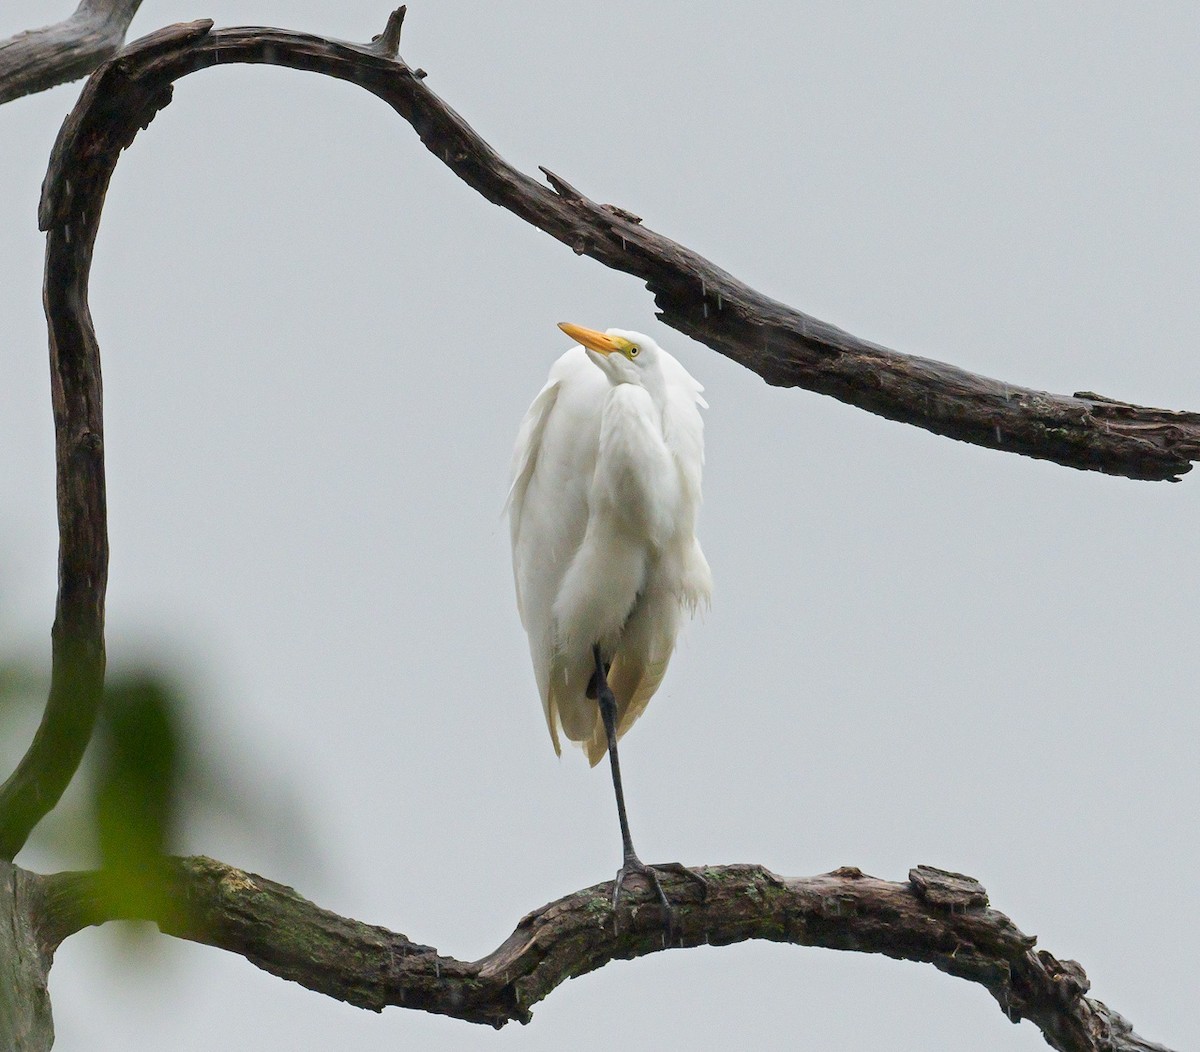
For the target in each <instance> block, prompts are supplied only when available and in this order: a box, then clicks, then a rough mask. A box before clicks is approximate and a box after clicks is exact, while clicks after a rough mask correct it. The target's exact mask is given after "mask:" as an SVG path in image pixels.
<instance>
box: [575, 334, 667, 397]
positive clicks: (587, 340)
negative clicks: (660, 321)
mask: <svg viewBox="0 0 1200 1052" xmlns="http://www.w3.org/2000/svg"><path fill="white" fill-rule="evenodd" d="M558 327H559V328H560V329H562V331H563V332H565V333H566V334H567V335H568V336H570V337H571V339H572V340H574V341H575V342H576V343H579V344H582V345H583V348H584V350H586V351H587V354H588V357H589V358H591V360H592V361H593V362H595V363H596V365H597V366H599V368H600V371H601V372H603V373H604V375H605V376H607V377H608V379H609V381H610V382H611V383H613V384H641V385H642V386H643V387H652V386H654V381H653V380H652V379H651V377H653V376H656V375H657V371H658V354H659V349H658V344H657V343H655V342H654V341H653V340H652V339H651V338H650V337H649V336H646V335H645V334H644V333H640V332H630V331H629V330H628V329H606V330H605V331H604V332H599V331H597V330H596V329H585V328H584V327H583V326H582V325H571V324H570V323H569V322H565V321H563V322H559V323H558Z"/></svg>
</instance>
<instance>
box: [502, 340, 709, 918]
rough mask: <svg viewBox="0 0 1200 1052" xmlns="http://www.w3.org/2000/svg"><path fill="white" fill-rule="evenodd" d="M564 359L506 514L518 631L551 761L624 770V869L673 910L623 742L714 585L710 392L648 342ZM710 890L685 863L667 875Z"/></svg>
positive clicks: (594, 346) (574, 352)
mask: <svg viewBox="0 0 1200 1052" xmlns="http://www.w3.org/2000/svg"><path fill="white" fill-rule="evenodd" d="M559 328H560V329H562V330H563V331H564V332H565V333H566V334H567V335H568V336H570V337H571V338H572V339H573V340H575V341H576V342H577V343H579V344H581V345H582V346H579V347H573V348H572V349H571V350H569V351H567V352H566V354H564V355H563V356H562V357H561V358H559V359H558V361H556V362H555V363H554V365H553V367H552V368H551V370H550V377H549V379H548V380H547V382H546V386H545V387H543V388H542V390H541V393H540V394H539V395H538V396H537V398H535V399H534V401H533V404H532V405H531V406H530V407H529V411H528V412H527V413H526V414H525V419H524V420H523V421H522V423H521V429H520V432H519V433H518V436H517V443H516V448H515V450H514V452H513V470H512V488H511V489H510V491H509V497H508V508H509V517H510V524H511V528H512V551H513V575H514V577H515V579H516V586H517V606H518V608H519V610H520V613H521V623H522V624H523V625H524V626H525V631H526V632H527V633H528V634H529V649H530V652H531V654H532V656H533V669H534V674H535V675H536V678H537V684H538V690H539V691H540V693H541V697H542V707H543V709H544V711H545V715H546V725H547V726H548V727H549V729H550V738H551V741H553V743H554V749H555V752H559V753H561V746H560V743H559V733H560V730H561V732H562V734H564V735H566V737H567V738H568V740H570V741H572V742H577V743H579V744H581V745H582V747H583V750H584V752H585V753H586V754H587V758H588V760H589V761H590V762H591V764H592V765H593V766H595V765H596V764H597V763H599V762H600V760H601V759H602V758H603V756H604V753H605V752H606V751H607V752H608V754H609V759H610V762H611V765H612V776H613V788H614V790H615V792H616V797H617V816H618V818H619V820H620V824H621V838H622V845H623V849H624V861H623V863H622V866H621V869H620V870H619V872H618V873H617V882H616V887H615V889H614V906H615V905H616V900H617V897H618V896H619V894H620V890H621V885H622V883H623V882H624V880H625V878H626V877H627V876H628V875H629V874H630V873H641V874H642V875H644V876H645V877H646V878H647V879H648V880H649V881H650V883H651V885H652V887H653V888H654V890H655V892H656V893H657V895H658V898H659V901H660V903H661V904H662V907H663V913H664V917H665V918H666V920H667V924H668V927H669V926H670V925H671V923H672V917H673V914H672V911H671V908H670V905H669V903H668V902H667V898H666V895H665V894H664V893H663V890H662V886H661V884H660V883H659V881H658V877H657V876H656V875H655V873H654V868H653V867H650V866H647V865H645V864H644V863H643V862H641V860H640V859H639V858H638V856H637V854H636V853H635V852H634V850H633V843H632V840H631V838H630V835H629V822H628V819H627V817H626V814H625V799H624V793H623V791H622V788H621V769H620V763H619V761H618V758H617V739H618V738H620V737H621V735H623V734H624V733H625V732H626V731H627V730H628V729H629V728H630V727H631V726H632V725H633V723H634V721H635V720H636V719H637V718H638V717H639V716H640V715H641V714H642V712H643V711H644V710H645V708H646V704H647V703H648V702H649V701H650V698H651V697H652V696H653V694H654V692H655V691H656V690H657V689H658V686H659V684H660V683H661V682H662V679H663V675H664V674H665V672H666V670H667V663H668V662H669V661H670V658H671V652H672V651H673V650H674V648H675V636H676V634H677V632H678V629H679V623H680V620H681V616H682V614H683V612H684V611H689V612H691V611H694V610H695V608H696V606H697V605H698V604H700V603H702V602H703V603H707V602H708V599H709V594H710V592H711V589H712V577H711V574H710V572H709V568H708V563H707V561H706V560H705V558H704V553H703V552H701V550H700V544H699V542H698V541H697V540H696V536H695V527H696V514H697V511H698V509H699V506H700V481H701V472H702V468H703V464H704V424H703V421H702V420H701V418H700V407H701V406H704V407H705V408H707V403H706V402H705V401H704V399H703V398H702V397H701V395H700V392H701V391H702V390H703V388H702V387H701V386H700V384H699V383H697V382H696V380H694V379H693V378H692V377H691V375H690V374H689V373H688V372H687V370H686V369H684V367H683V366H682V365H680V364H679V362H678V361H676V360H675V359H674V358H673V357H671V355H669V354H668V353H667V352H666V351H664V350H663V349H662V348H661V347H659V346H658V344H656V343H655V342H654V340H652V339H651V338H650V337H649V336H644V335H643V334H642V333H638V332H628V331H626V330H624V329H609V330H607V331H606V332H597V331H596V330H594V329H585V328H582V327H580V326H578V325H568V324H565V323H564V324H560V325H559ZM657 868H659V869H672V870H676V871H680V872H683V873H685V875H687V876H689V877H691V878H692V879H695V880H700V878H699V877H697V876H696V875H695V874H692V873H690V872H688V871H686V870H684V869H683V867H681V866H678V865H675V864H673V865H669V866H659V867H657Z"/></svg>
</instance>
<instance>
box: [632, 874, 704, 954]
mask: <svg viewBox="0 0 1200 1052" xmlns="http://www.w3.org/2000/svg"><path fill="white" fill-rule="evenodd" d="M659 873H674V874H676V875H678V876H681V877H686V878H687V879H688V880H690V881H692V882H693V883H695V884H699V885H700V900H701V901H704V899H705V897H706V896H707V895H708V881H707V880H705V879H704V878H703V877H702V876H700V874H699V873H696V872H694V871H693V870H690V869H688V868H687V866H685V865H683V863H681V862H659V863H655V864H654V865H652V866H648V865H646V863H645V862H643V861H642V860H641V859H640V858H638V857H637V855H633V854H629V855H626V856H625V862H624V863H623V864H622V866H621V868H620V869H619V870H617V879H616V881H615V882H614V883H613V926H614V928H615V929H616V930H617V932H618V933H619V932H620V920H619V914H618V911H617V907H618V906H619V905H620V901H621V888H622V887H623V886H624V884H625V881H626V880H628V879H629V877H631V876H633V875H634V874H636V875H638V876H641V877H644V878H645V880H646V882H647V883H648V884H649V885H650V887H651V889H653V891H654V894H655V896H656V897H657V899H658V904H659V908H660V909H661V910H662V922H663V928H665V929H666V933H667V937H668V938H669V939H674V938H675V937H676V936H677V935H678V934H679V914H678V913H677V912H676V910H675V907H674V906H673V905H672V904H671V900H670V899H668V898H667V893H666V892H665V891H663V886H662V881H661V880H659V879H658V874H659Z"/></svg>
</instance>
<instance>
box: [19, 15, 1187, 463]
mask: <svg viewBox="0 0 1200 1052" xmlns="http://www.w3.org/2000/svg"><path fill="white" fill-rule="evenodd" d="M393 22H394V23H397V24H398V17H397V18H394V19H393ZM394 28H395V27H394ZM398 36H399V34H398V31H395V32H392V33H391V36H390V37H389V46H386V47H385V46H382V44H383V42H384V38H382V37H381V38H380V39H379V41H377V43H376V44H374V45H368V46H363V45H356V44H347V43H342V42H338V41H332V40H326V39H323V38H319V37H314V36H309V35H305V34H298V33H287V32H283V31H280V30H273V29H272V30H267V29H223V30H217V31H211V27H210V24H209V23H207V22H197V23H193V24H191V25H190V26H178V27H173V28H169V29H166V30H162V31H160V32H158V33H155V34H153V35H152V36H150V37H147V38H145V39H144V40H143V41H140V42H137V43H135V44H133V45H131V46H130V47H129V48H127V49H126V50H125V52H123V54H122V56H121V58H120V59H119V60H118V61H117V62H116V63H115V64H113V65H112V66H110V67H109V68H108V69H107V70H105V71H104V72H103V73H102V74H100V75H98V78H97V79H96V80H95V81H94V82H93V84H92V85H91V86H89V89H88V93H87V95H86V96H85V99H83V100H81V103H80V107H79V108H77V110H76V112H75V114H74V115H73V116H72V118H71V119H70V121H69V122H68V125H67V126H66V127H65V128H64V137H63V138H62V139H60V142H59V148H58V150H57V151H56V163H55V165H54V166H53V167H52V169H51V173H50V177H49V178H48V181H47V185H46V197H45V199H44V200H43V213H42V223H43V226H46V227H47V228H49V227H50V226H53V225H55V224H56V223H61V222H65V221H66V216H67V214H68V213H69V212H70V211H71V209H72V208H73V207H74V206H73V204H72V201H71V198H72V197H73V196H74V195H75V194H76V193H80V192H84V193H86V194H87V196H93V195H92V194H91V192H90V191H84V190H83V189H82V188H76V189H73V190H72V191H71V192H64V189H63V176H64V173H65V171H66V170H67V169H68V167H69V166H71V165H74V164H76V163H77V162H78V158H79V151H80V147H82V146H84V145H85V144H86V146H87V148H89V149H90V148H93V147H95V146H97V145H99V144H100V143H107V144H108V145H107V146H106V147H105V149H110V148H111V144H112V143H114V142H116V141H122V142H124V141H127V140H128V138H129V137H131V136H132V134H134V132H135V131H136V128H137V124H131V118H132V117H133V115H134V113H135V112H142V114H143V117H145V112H146V111H145V100H146V99H147V98H149V97H150V96H151V95H152V94H153V93H154V92H156V91H158V92H165V91H166V90H167V88H168V87H169V85H170V83H171V82H172V81H174V80H176V79H178V78H179V77H182V76H184V75H186V74H187V73H190V72H193V71H195V70H197V69H201V68H204V67H206V66H210V65H213V64H215V63H216V62H218V61H219V62H222V63H227V62H269V63H273V64H277V65H284V66H290V67H292V68H296V69H308V70H313V71H316V72H319V73H324V74H327V75H329V76H333V77H338V78H340V79H343V80H349V81H353V82H354V83H357V84H359V85H361V86H362V87H364V88H366V89H367V90H368V91H370V92H372V93H374V94H375V95H377V96H379V97H380V98H382V99H383V100H384V101H386V102H387V103H388V104H389V105H390V106H392V108H393V109H395V110H396V112H397V113H399V114H400V115H401V116H402V117H404V118H405V120H407V121H409V122H410V123H411V124H412V125H413V127H414V128H415V129H416V131H417V133H418V134H419V135H420V137H421V140H422V142H424V143H425V145H426V147H428V149H429V150H430V151H431V152H432V153H433V154H434V155H435V156H437V157H438V158H440V159H441V160H442V161H443V162H444V163H445V164H446V165H447V166H448V167H449V168H450V169H451V170H452V171H454V173H455V174H456V175H458V176H459V177H460V178H461V179H463V180H464V181H465V182H466V183H468V184H469V185H470V186H471V187H473V188H474V189H475V190H477V191H478V192H479V193H480V194H482V195H483V196H484V197H486V198H487V199H488V200H490V201H492V202H494V203H496V204H499V205H501V206H502V207H504V208H507V209H508V210H510V211H511V212H513V213H514V214H516V215H518V216H520V217H521V218H522V219H524V220H526V221H527V222H529V223H532V224H533V225H534V226H537V227H538V228H539V229H541V230H543V231H545V232H546V233H548V234H550V235H551V236H553V237H555V238H557V239H558V240H560V241H562V242H564V243H565V244H567V245H569V246H571V247H572V249H574V251H576V252H577V253H582V254H586V255H589V256H591V257H593V258H594V259H597V260H599V261H600V262H601V263H604V264H605V265H606V266H609V267H612V268H614V269H617V270H622V271H624V272H626V273H629V274H633V275H635V276H637V277H639V278H641V279H642V280H644V281H645V282H646V284H647V287H648V288H649V289H650V291H651V292H652V293H653V294H654V297H655V300H656V302H657V304H658V307H659V309H660V312H661V317H662V320H663V321H664V322H665V323H666V324H668V325H671V326H673V327H675V328H676V329H679V330H680V331H682V332H685V333H687V334H688V335H690V336H693V337H695V338H696V339H698V340H701V341H702V342H704V343H706V344H708V345H709V346H710V347H712V348H714V349H716V350H718V351H720V352H721V353H723V354H726V355H727V356H729V357H730V358H733V359H734V360H735V361H738V362H740V363H741V364H743V365H745V366H746V367H748V368H750V369H753V370H754V371H755V372H757V373H759V375H761V376H762V377H763V378H764V379H766V380H767V381H768V382H769V383H772V384H776V385H781V386H799V387H805V388H808V389H810V390H813V391H818V392H821V393H823V394H828V395H832V396H833V397H835V398H838V399H840V400H841V401H844V402H847V403H849V404H851V405H856V406H859V407H860V408H863V409H867V410H868V411H870V412H873V413H878V414H879V415H882V416H886V417H889V418H891V419H894V420H899V421H902V422H905V423H910V424H915V425H916V426H918V427H922V428H925V429H927V430H929V431H933V432H935V433H937V434H941V435H945V436H947V437H950V438H955V439H958V440H961V441H965V442H971V443H974V444H977V445H982V446H988V447H990V448H993V449H998V450H1003V451H1007V452H1014V453H1021V454H1024V455H1026V456H1031V457H1037V458H1041V459H1046V460H1051V461H1054V462H1055V463H1058V464H1062V465H1065V466H1068V467H1074V468H1080V469H1087V470H1094V471H1102V472H1107V473H1110V474H1115V475H1124V476H1127V477H1129V478H1136V479H1155V480H1162V479H1177V478H1178V476H1180V475H1181V474H1183V473H1185V472H1186V471H1188V470H1190V465H1191V461H1192V460H1194V459H1197V458H1200V414H1197V413H1189V412H1174V411H1170V410H1163V409H1151V408H1146V407H1142V406H1136V405H1132V404H1130V403H1126V402H1121V401H1117V400H1114V399H1110V398H1106V397H1103V396H1099V395H1095V394H1092V393H1090V392H1078V393H1076V394H1075V395H1071V396H1067V395H1056V394H1050V393H1048V392H1044V391H1035V390H1031V389H1029V388H1024V387H1018V386H1014V385H1012V384H1006V383H1003V382H1000V381H997V380H992V379H989V378H987V377H982V376H977V375H974V374H972V373H968V372H965V371H963V370H961V369H958V368H956V367H954V366H951V365H947V364H944V363H941V362H935V361H932V360H930V359H926V358H918V357H914V356H911V355H906V354H900V353H898V352H895V351H891V350H888V349H887V348H885V347H881V346H879V345H878V344H874V343H871V342H870V341H867V340H862V339H860V338H858V337H856V336H852V335H850V334H849V333H846V332H843V331H842V330H840V329H838V328H836V327H834V326H832V325H829V324H827V323H826V322H822V321H819V320H817V319H815V318H812V317H810V316H808V315H806V314H803V313H801V312H800V311H797V310H795V309H793V308H791V307H788V306H786V305H785V304H782V303H779V302H777V301H775V300H773V299H770V298H769V297H767V296H764V295H762V294H761V293H759V292H756V291H755V290H754V289H751V288H749V287H748V286H746V285H745V284H743V283H742V282H740V281H738V280H737V279H736V278H734V277H733V276H732V275H730V274H728V273H727V272H726V271H724V270H722V269H721V268H719V267H717V266H716V265H715V264H713V263H711V262H710V261H708V260H707V259H704V258H703V257H702V256H699V255H698V254H696V253H695V252H692V251H691V250H690V249H688V248H685V247H684V246H682V245H679V244H677V243H676V242H674V241H671V240H670V239H668V238H666V237H663V236H662V235H660V234H657V233H655V232H653V231H651V230H649V229H647V228H646V227H645V226H644V225H643V224H642V223H641V221H640V220H639V219H638V217H637V216H633V215H632V214H631V213H629V212H627V211H626V210H625V209H622V208H618V207H616V206H614V205H602V204H596V203H595V202H594V201H591V200H589V199H588V198H587V197H586V196H584V195H583V194H582V193H581V192H579V191H578V190H576V189H574V188H573V187H571V186H570V184H569V183H567V182H566V181H565V180H563V179H562V178H560V177H559V176H556V175H553V174H552V173H547V177H548V179H549V180H550V182H551V185H552V187H553V189H550V188H548V187H546V186H543V185H542V184H541V183H539V182H537V181H535V180H533V179H531V178H530V177H529V176H527V175H525V174H524V173H522V172H519V171H517V170H516V169H515V168H513V167H512V166H511V165H509V164H508V163H507V162H505V161H504V160H503V158H501V157H500V156H499V155H498V154H496V152H495V151H494V150H492V149H491V147H490V146H488V144H487V143H486V142H485V141H484V140H483V139H482V138H480V137H479V135H477V134H476V133H475V131H474V130H473V129H472V128H471V127H470V126H469V125H467V123H466V122H465V121H464V120H463V119H462V118H461V117H460V116H459V115H458V114H457V113H455V112H454V110H453V109H451V108H450V107H449V106H448V105H446V103H445V102H443V101H442V100H441V99H440V98H439V97H438V96H437V95H435V94H434V93H433V92H432V91H431V90H430V89H429V88H428V87H427V85H426V84H425V83H424V71H423V70H413V69H411V68H410V67H409V66H408V65H406V64H405V63H404V62H403V61H401V60H399V59H398V58H394V57H393V56H392V52H391V51H390V42H391V41H398ZM89 109H90V110H91V111H93V112H92V113H91V115H90V116H89V114H88V113H87V112H86V111H87V110H89ZM98 114H103V118H102V119H101V120H99V121H97V115H98ZM145 119H148V117H145ZM85 128H86V138H82V137H81V136H82V135H84V129H85ZM68 129H72V131H71V133H70V135H66V132H67V130H68ZM97 160H98V161H99V162H100V163H101V164H102V165H107V164H110V163H115V155H114V156H107V157H105V158H103V159H100V158H97Z"/></svg>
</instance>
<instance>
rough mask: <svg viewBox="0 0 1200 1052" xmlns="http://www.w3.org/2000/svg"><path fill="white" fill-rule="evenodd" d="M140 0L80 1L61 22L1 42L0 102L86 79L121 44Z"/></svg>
mask: <svg viewBox="0 0 1200 1052" xmlns="http://www.w3.org/2000/svg"><path fill="white" fill-rule="evenodd" d="M141 3H142V0H82V3H80V5H79V7H78V8H76V10H75V13H74V14H73V15H72V16H71V17H70V18H68V19H66V20H65V21H62V22H59V23H57V24H55V25H52V26H45V27H43V28H42V29H32V30H29V31H28V32H25V33H18V34H17V35H16V36H12V37H9V38H8V39H7V40H2V41H0V104H2V103H5V102H12V100H13V99H18V98H20V97H21V96H22V95H31V94H33V93H34V92H36V91H45V90H46V89H47V88H53V87H55V86H56V85H58V84H66V83H67V82H68V81H72V80H78V79H79V78H80V77H86V76H87V75H88V74H89V73H91V72H92V70H94V69H95V68H96V67H97V66H98V65H100V63H101V62H103V61H104V60H105V59H106V58H109V57H110V56H111V55H114V54H116V52H117V50H118V49H119V48H120V47H121V45H122V44H124V43H125V31H126V30H127V29H128V28H129V23H130V22H131V21H132V20H133V16H134V15H135V14H136V13H137V9H138V8H139V7H140V6H141Z"/></svg>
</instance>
